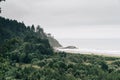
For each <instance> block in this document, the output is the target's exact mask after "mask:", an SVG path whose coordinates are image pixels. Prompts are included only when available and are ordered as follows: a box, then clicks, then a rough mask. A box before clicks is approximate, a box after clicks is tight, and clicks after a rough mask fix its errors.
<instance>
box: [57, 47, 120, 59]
mask: <svg viewBox="0 0 120 80" xmlns="http://www.w3.org/2000/svg"><path fill="white" fill-rule="evenodd" d="M56 50H57V51H62V52H68V53H78V54H94V55H103V56H116V57H120V51H110V50H96V49H80V48H78V49H61V48H56Z"/></svg>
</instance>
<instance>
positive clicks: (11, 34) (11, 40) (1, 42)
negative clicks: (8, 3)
mask: <svg viewBox="0 0 120 80" xmlns="http://www.w3.org/2000/svg"><path fill="white" fill-rule="evenodd" d="M0 80H120V58H115V57H103V56H95V55H81V54H67V53H64V52H59V53H55V52H53V49H52V47H51V46H50V44H49V40H48V38H47V36H46V34H45V33H44V31H43V29H42V28H41V27H40V26H37V28H36V30H35V27H34V25H32V26H25V24H24V23H21V22H18V21H16V20H10V19H5V18H3V17H0Z"/></svg>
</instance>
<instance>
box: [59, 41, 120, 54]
mask: <svg viewBox="0 0 120 80" xmlns="http://www.w3.org/2000/svg"><path fill="white" fill-rule="evenodd" d="M58 41H59V42H60V44H61V45H62V46H64V47H65V46H76V47H77V48H79V50H81V51H83V52H85V51H87V52H99V53H117V54H120V39H58Z"/></svg>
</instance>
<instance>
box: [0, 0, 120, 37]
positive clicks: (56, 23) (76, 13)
mask: <svg viewBox="0 0 120 80" xmlns="http://www.w3.org/2000/svg"><path fill="white" fill-rule="evenodd" d="M0 5H1V6H2V10H3V11H2V14H0V15H2V16H4V17H7V18H10V19H16V20H18V21H23V22H24V23H25V24H27V25H32V24H35V25H41V27H43V28H44V30H45V32H47V33H48V32H50V33H52V35H53V36H55V38H120V0H6V2H2V3H0Z"/></svg>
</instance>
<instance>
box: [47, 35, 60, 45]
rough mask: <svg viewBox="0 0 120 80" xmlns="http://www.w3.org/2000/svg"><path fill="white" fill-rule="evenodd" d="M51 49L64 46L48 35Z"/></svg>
mask: <svg viewBox="0 0 120 80" xmlns="http://www.w3.org/2000/svg"><path fill="white" fill-rule="evenodd" d="M47 38H48V40H49V43H50V46H51V47H62V45H61V44H60V43H59V42H58V41H57V40H56V39H55V38H54V37H52V36H51V35H47Z"/></svg>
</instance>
